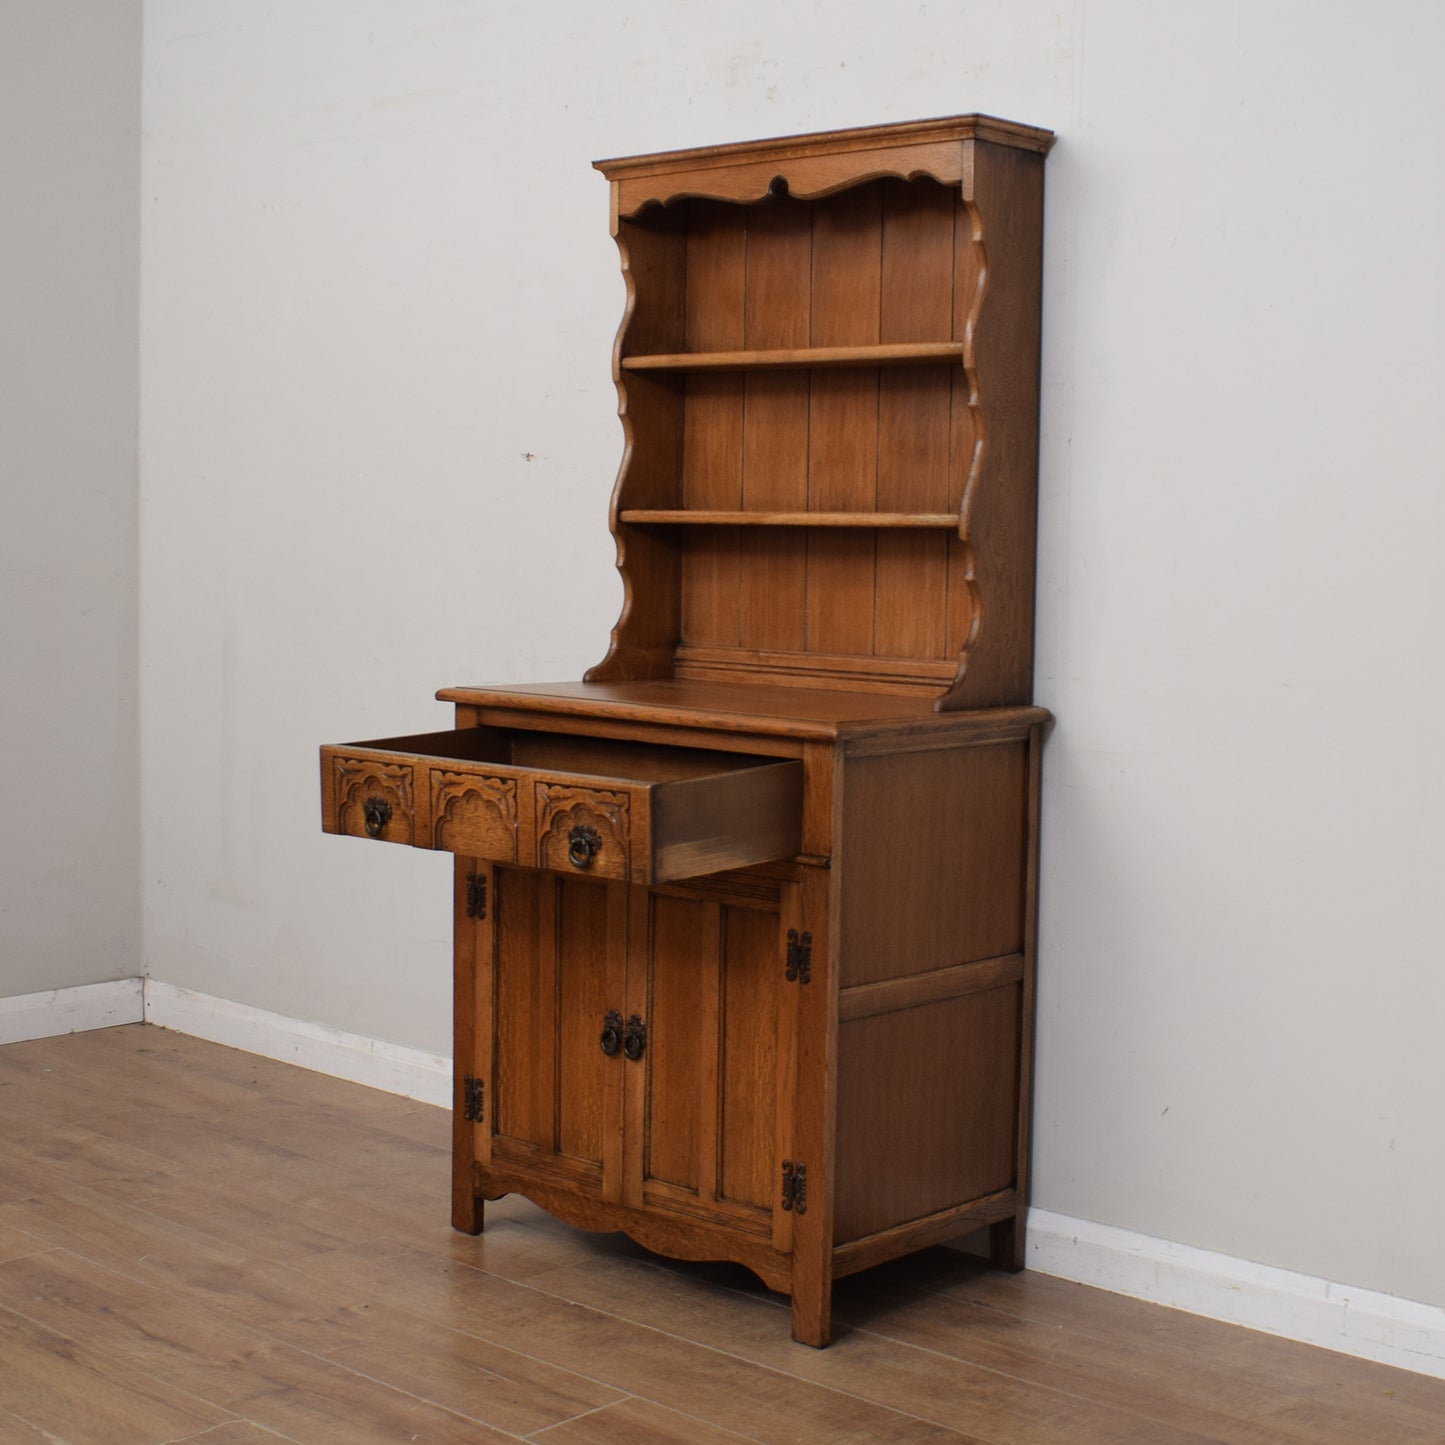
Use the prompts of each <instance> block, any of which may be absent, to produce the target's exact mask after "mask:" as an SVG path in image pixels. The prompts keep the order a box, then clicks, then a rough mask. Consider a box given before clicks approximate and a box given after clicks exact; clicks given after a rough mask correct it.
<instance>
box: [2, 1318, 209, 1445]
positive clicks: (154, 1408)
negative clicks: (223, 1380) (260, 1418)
mask: <svg viewBox="0 0 1445 1445" xmlns="http://www.w3.org/2000/svg"><path fill="white" fill-rule="evenodd" d="M0 1403H3V1405H4V1407H5V1409H6V1410H8V1411H9V1412H10V1413H11V1414H13V1415H16V1416H18V1417H19V1418H20V1419H21V1420H23V1421H24V1422H25V1423H26V1424H27V1425H30V1426H32V1427H38V1428H40V1429H43V1430H45V1431H48V1432H49V1434H50V1435H51V1437H52V1438H53V1437H55V1436H59V1437H60V1438H61V1439H62V1440H64V1441H67V1442H69V1445H162V1442H168V1441H172V1440H176V1439H180V1438H183V1437H185V1436H186V1435H194V1434H196V1433H197V1432H199V1431H200V1430H203V1429H205V1428H207V1427H208V1426H211V1425H218V1424H221V1423H222V1422H223V1421H225V1420H228V1419H232V1418H234V1416H233V1414H232V1412H230V1411H227V1410H222V1409H218V1408H216V1407H215V1406H214V1405H209V1404H207V1403H206V1402H205V1401H202V1400H197V1399H194V1398H191V1397H188V1396H187V1395H185V1394H184V1393H183V1392H182V1391H180V1390H176V1389H173V1388H170V1387H167V1386H165V1385H163V1384H161V1383H159V1382H157V1381H154V1380H149V1379H146V1378H144V1377H140V1376H137V1375H136V1374H135V1373H134V1372H133V1371H131V1370H128V1369H125V1368H124V1367H122V1366H120V1365H118V1364H117V1363H116V1362H115V1361H114V1360H111V1359H108V1358H107V1357H105V1356H104V1355H101V1354H98V1353H96V1352H95V1351H92V1350H87V1349H85V1348H84V1347H83V1346H81V1345H79V1344H77V1343H76V1341H74V1340H73V1339H69V1338H67V1337H66V1336H65V1335H63V1334H58V1333H56V1332H55V1331H54V1330H49V1329H46V1328H44V1327H42V1326H40V1325H38V1324H36V1323H35V1322H34V1321H32V1320H30V1319H26V1318H22V1317H21V1316H19V1315H16V1314H13V1313H12V1312H11V1311H10V1310H8V1309H5V1308H0Z"/></svg>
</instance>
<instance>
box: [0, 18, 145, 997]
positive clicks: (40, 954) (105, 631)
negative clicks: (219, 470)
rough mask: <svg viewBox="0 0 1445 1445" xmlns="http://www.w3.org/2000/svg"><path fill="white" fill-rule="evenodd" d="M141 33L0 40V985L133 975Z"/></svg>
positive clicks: (54, 24) (95, 25) (3, 991)
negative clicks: (0, 762) (0, 750)
mask: <svg viewBox="0 0 1445 1445" xmlns="http://www.w3.org/2000/svg"><path fill="white" fill-rule="evenodd" d="M140 27H141V4H140V0H113V3H106V4H96V3H93V0H91V3H86V0H46V3H45V4H31V5H11V6H7V7H6V9H5V16H4V26H3V31H4V37H3V40H0V679H3V685H0V740H3V745H4V754H5V759H6V768H5V778H4V782H3V785H0V997H10V996H13V995H18V994H29V993H33V992H38V991H41V990H46V989H53V988H64V987H70V986H72V985H77V984H88V983H98V982H102V981H105V980H110V979H117V978H123V977H126V976H132V977H133V976H134V975H135V974H137V973H139V971H140V866H139V859H138V852H137V834H138V831H139V788H138V777H139V773H138V768H139V758H138V752H137V741H136V687H135V684H136V633H137V619H136V399H137V384H138V382H137V367H138V351H137V325H138V301H137V295H136V288H137V281H138V276H139V259H138V258H139V246H140V212H139V208H140V45H141V39H140Z"/></svg>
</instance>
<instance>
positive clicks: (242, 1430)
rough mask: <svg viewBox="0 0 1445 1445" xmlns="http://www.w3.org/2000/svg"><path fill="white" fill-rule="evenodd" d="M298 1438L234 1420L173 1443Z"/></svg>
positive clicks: (271, 1444) (277, 1442) (271, 1443)
mask: <svg viewBox="0 0 1445 1445" xmlns="http://www.w3.org/2000/svg"><path fill="white" fill-rule="evenodd" d="M288 1440H290V1441H292V1442H293V1445H294V1442H295V1440H296V1437H295V1436H294V1435H283V1434H281V1433H280V1431H279V1430H268V1429H266V1428H265V1427H264V1426H262V1425H257V1424H255V1423H254V1422H252V1421H250V1420H233V1421H231V1422H230V1423H229V1424H227V1425H217V1426H216V1428H215V1429H214V1430H207V1431H205V1432H204V1433H203V1434H200V1435H187V1436H186V1438H185V1439H184V1440H176V1441H173V1442H172V1445H286V1441H288Z"/></svg>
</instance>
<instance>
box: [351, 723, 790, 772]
mask: <svg viewBox="0 0 1445 1445" xmlns="http://www.w3.org/2000/svg"><path fill="white" fill-rule="evenodd" d="M349 746H350V747H353V748H364V749H366V750H367V751H378V752H392V753H407V754H411V755H413V756H415V757H424V758H430V759H436V760H442V761H445V760H451V761H455V762H468V763H498V764H502V765H505V766H509V767H522V768H536V769H538V770H539V771H543V772H549V773H575V774H577V775H578V776H581V777H591V778H597V779H599V780H606V781H609V782H615V783H668V782H678V781H683V780H685V779H688V778H705V777H716V776H718V775H719V774H723V773H736V772H743V771H745V770H747V769H748V768H756V767H762V766H765V765H766V764H769V763H776V762H781V761H783V759H780V758H775V757H761V756H758V755H756V754H752V753H724V752H714V751H711V750H709V749H706V748H676V747H665V746H659V745H658V744H655V743H638V742H631V741H627V740H618V739H614V738H591V737H580V736H577V735H574V734H571V733H554V732H531V731H529V730H526V729H523V728H492V727H482V728H450V729H448V730H447V731H445V732H436V733H416V734H414V735H412V736H410V737H400V738H376V739H374V740H372V741H369V742H359V743H351V744H349Z"/></svg>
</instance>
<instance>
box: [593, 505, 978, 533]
mask: <svg viewBox="0 0 1445 1445" xmlns="http://www.w3.org/2000/svg"><path fill="white" fill-rule="evenodd" d="M618 519H619V520H620V521H623V522H637V523H643V524H651V525H654V526H672V525H674V524H678V523H681V524H682V525H685V526H702V527H871V528H875V529H876V528H880V527H894V528H898V527H912V528H919V527H922V528H934V529H937V530H940V531H942V530H945V529H946V530H949V531H957V530H958V518H957V517H956V516H955V515H954V514H953V513H952V512H712V511H702V510H700V509H697V508H691V509H686V510H678V511H665V510H661V509H657V508H652V507H646V508H644V507H633V508H625V509H624V510H623V511H622V512H620V513H619V514H618Z"/></svg>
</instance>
